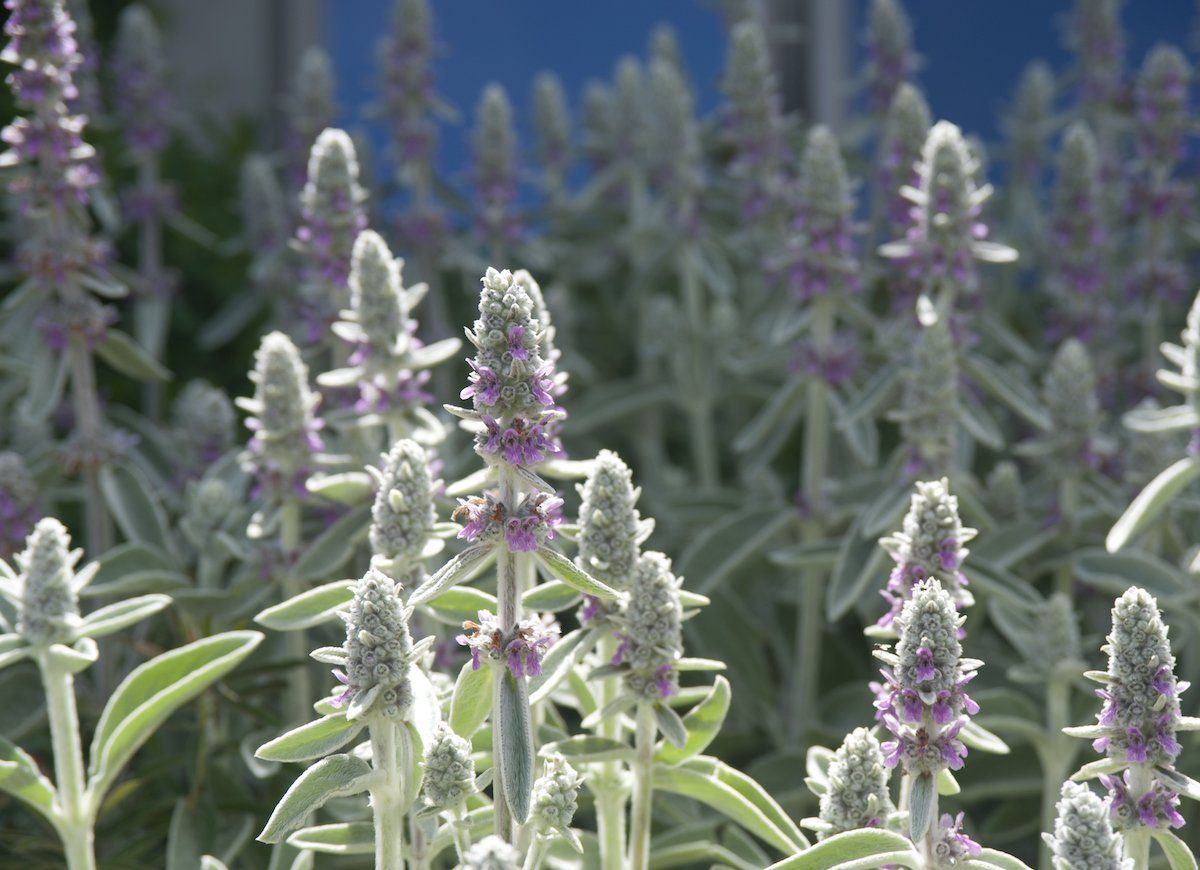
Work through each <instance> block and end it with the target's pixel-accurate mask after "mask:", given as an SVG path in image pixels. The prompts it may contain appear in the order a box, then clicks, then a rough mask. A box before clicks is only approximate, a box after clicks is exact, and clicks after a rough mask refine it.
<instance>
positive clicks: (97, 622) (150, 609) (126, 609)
mask: <svg viewBox="0 0 1200 870" xmlns="http://www.w3.org/2000/svg"><path fill="white" fill-rule="evenodd" d="M170 603H171V597H170V596H169V595H140V596H138V597H137V598H127V599H125V600H124V601H118V602H116V603H115V604H110V605H108V606H107V607H101V608H100V609H99V610H93V611H92V612H91V613H89V614H88V615H87V616H85V617H84V618H83V622H82V623H81V624H80V626H79V629H78V633H79V636H80V637H91V638H96V637H104V636H106V635H109V634H112V633H113V632H117V631H120V630H121V629H123V628H125V627H126V626H129V625H133V624H134V623H135V622H141V621H142V620H143V619H145V618H146V617H148V616H151V615H152V614H155V613H158V611H160V610H162V609H163V608H164V607H167V606H168V605H170Z"/></svg>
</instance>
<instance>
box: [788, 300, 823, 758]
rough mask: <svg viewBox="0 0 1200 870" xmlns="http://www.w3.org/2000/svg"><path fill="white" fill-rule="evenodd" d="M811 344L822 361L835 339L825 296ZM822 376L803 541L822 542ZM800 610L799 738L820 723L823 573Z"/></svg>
mask: <svg viewBox="0 0 1200 870" xmlns="http://www.w3.org/2000/svg"><path fill="white" fill-rule="evenodd" d="M812 317H813V319H812V326H811V329H812V342H813V346H814V348H815V352H816V354H817V355H818V357H819V356H820V355H821V354H823V353H824V352H825V351H826V350H827V349H828V347H829V345H830V343H831V342H832V341H833V317H834V311H833V300H832V299H830V298H828V297H821V298H819V299H817V300H816V301H815V302H814V303H813V313H812ZM826 389H827V387H826V385H825V382H824V381H823V380H821V378H820V377H819V376H818V375H813V376H811V377H810V379H809V381H808V390H807V399H806V406H805V411H804V453H803V456H802V457H801V469H800V498H801V501H802V508H803V511H804V514H805V515H804V516H803V518H802V521H801V525H800V536H801V540H803V541H804V542H806V543H811V542H813V541H816V540H820V538H821V535H822V533H823V529H822V523H821V519H820V517H821V510H822V495H823V490H824V483H825V472H826V467H827V465H828V464H829V399H828V397H827V396H826V395H825V391H826ZM800 583H801V591H800V606H799V611H798V612H797V615H796V658H795V670H794V671H793V673H794V674H795V678H794V679H795V682H794V683H793V684H792V692H791V698H792V703H793V704H795V705H796V706H795V708H794V709H793V710H792V711H791V715H790V717H789V720H788V721H789V722H790V723H791V729H792V730H791V737H792V738H793V739H795V738H798V737H800V736H801V735H802V734H803V733H804V732H805V731H806V730H807V729H808V728H809V726H811V725H812V723H813V722H814V721H815V719H816V711H817V700H818V698H819V696H820V695H819V689H820V675H821V631H822V629H823V628H824V624H825V620H824V615H825V614H824V603H825V575H824V574H823V573H822V571H821V570H820V569H808V570H805V571H804V572H803V576H802V578H801V581H800Z"/></svg>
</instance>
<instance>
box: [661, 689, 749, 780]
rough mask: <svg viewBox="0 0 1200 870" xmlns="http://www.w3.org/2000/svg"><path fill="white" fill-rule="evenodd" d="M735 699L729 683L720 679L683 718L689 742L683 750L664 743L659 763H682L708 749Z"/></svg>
mask: <svg viewBox="0 0 1200 870" xmlns="http://www.w3.org/2000/svg"><path fill="white" fill-rule="evenodd" d="M731 699H732V692H731V691H730V688H729V680H727V679H725V677H722V676H718V677H717V678H716V680H715V681H714V682H713V687H712V689H711V690H709V693H708V695H707V696H706V697H705V698H704V700H703V701H701V702H700V703H699V704H697V705H696V706H695V707H693V708H692V709H691V710H690V711H688V714H687V715H686V716H684V717H683V726H684V728H685V729H686V731H687V742H686V743H685V744H684V746H683V748H678V747H675V746H672V745H670V744H664V745H663V746H661V747H659V749H658V752H657V753H655V756H654V757H655V760H656V761H660V762H662V763H664V764H679V763H681V762H684V761H687V760H688V759H689V758H692V757H693V756H695V755H699V754H700V753H701V752H703V751H704V750H705V749H707V748H708V745H709V744H710V743H712V741H713V739H714V738H715V737H716V736H717V734H719V733H720V731H721V726H722V725H723V724H724V722H725V716H726V714H727V713H728V712H729V703H730V700H731Z"/></svg>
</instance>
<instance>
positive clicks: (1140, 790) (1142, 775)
mask: <svg viewBox="0 0 1200 870" xmlns="http://www.w3.org/2000/svg"><path fill="white" fill-rule="evenodd" d="M1153 787H1154V767H1153V766H1152V765H1149V764H1131V765H1129V797H1130V799H1131V800H1132V801H1133V802H1134V805H1137V803H1138V801H1140V800H1141V798H1142V796H1143V795H1144V794H1146V792H1148V791H1150V789H1151V788H1153ZM1122 833H1123V835H1124V837H1125V857H1126V858H1128V859H1129V860H1130V861H1132V862H1133V870H1150V830H1149V829H1148V828H1147V827H1146V826H1144V825H1135V826H1133V827H1131V828H1128V829H1127V830H1125V831H1123V832H1122Z"/></svg>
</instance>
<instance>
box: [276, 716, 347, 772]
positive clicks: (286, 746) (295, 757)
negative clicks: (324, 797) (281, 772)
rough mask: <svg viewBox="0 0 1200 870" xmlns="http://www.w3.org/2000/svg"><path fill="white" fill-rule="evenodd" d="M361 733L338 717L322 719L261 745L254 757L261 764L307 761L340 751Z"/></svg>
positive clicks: (342, 717) (343, 717) (324, 717)
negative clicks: (266, 762) (260, 761)
mask: <svg viewBox="0 0 1200 870" xmlns="http://www.w3.org/2000/svg"><path fill="white" fill-rule="evenodd" d="M362 729H363V723H362V722H357V721H355V722H352V721H350V720H349V719H347V718H346V717H345V716H344V715H342V714H341V713H335V714H333V715H330V716H322V717H321V718H320V719H317V720H316V721H315V722H308V723H305V724H304V725H301V726H300V727H299V728H293V729H292V730H291V731H289V732H287V733H286V734H283V735H281V736H279V737H276V738H275V739H274V740H271V741H269V742H268V743H264V744H263V745H262V746H260V747H258V750H257V751H256V752H255V753H254V755H255V756H256V757H257V758H261V759H263V760H264V761H311V760H313V759H314V758H324V757H325V756H326V755H329V754H330V753H331V752H334V751H335V750H338V749H341V748H342V747H343V746H345V745H346V744H347V743H349V742H350V741H351V740H353V739H354V738H355V736H356V735H357V734H358V732H360V731H361V730H362Z"/></svg>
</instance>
